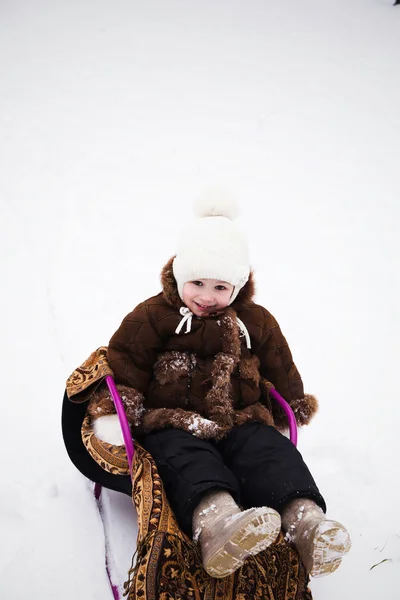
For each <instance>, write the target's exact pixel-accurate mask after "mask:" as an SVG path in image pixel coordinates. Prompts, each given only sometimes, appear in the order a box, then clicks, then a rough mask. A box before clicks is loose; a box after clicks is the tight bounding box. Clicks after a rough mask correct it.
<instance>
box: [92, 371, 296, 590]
mask: <svg viewBox="0 0 400 600" xmlns="http://www.w3.org/2000/svg"><path fill="white" fill-rule="evenodd" d="M106 383H107V386H108V389H109V390H110V394H111V397H112V399H113V402H114V404H115V409H116V411H117V415H118V419H119V423H120V425H121V430H122V437H123V439H124V444H125V449H126V456H127V459H128V464H129V473H130V475H131V476H132V463H133V456H134V453H135V448H134V445H133V439H132V434H131V429H130V427H129V423H128V419H127V417H126V414H125V409H124V405H123V404H122V400H121V396H120V395H119V392H118V390H117V386H116V385H115V382H114V379H113V378H112V377H111V375H107V377H106ZM269 393H270V395H271V396H272V398H273V399H274V400H276V402H277V403H278V404H279V405H280V406H281V408H282V409H283V411H284V412H285V414H286V417H287V420H288V425H289V436H290V441H291V442H292V443H293V444H294V445H295V446H297V424H296V419H295V416H294V413H293V411H292V409H291V408H290V406H289V404H288V403H287V402H286V400H285V399H284V398H282V396H281V395H280V394H278V392H277V391H276V390H275V389H274V388H270V390H269ZM94 495H95V498H96V500H97V501H99V500H100V495H101V485H100V484H98V483H96V484H95V486H94ZM99 509H100V513H101V507H100V505H99ZM108 564H109V561H108V555H107V545H106V570H107V575H108V579H109V581H110V585H111V589H112V592H113V596H114V600H120V594H119V590H118V587H117V586H116V585H115V584H114V583H113V581H112V578H111V573H110V569H109V567H108Z"/></svg>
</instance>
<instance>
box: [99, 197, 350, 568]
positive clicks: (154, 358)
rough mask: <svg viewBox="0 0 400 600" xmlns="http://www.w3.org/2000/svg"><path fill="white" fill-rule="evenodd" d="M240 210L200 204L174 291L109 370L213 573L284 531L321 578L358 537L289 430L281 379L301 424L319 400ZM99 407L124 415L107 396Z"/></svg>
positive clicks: (167, 275)
mask: <svg viewBox="0 0 400 600" xmlns="http://www.w3.org/2000/svg"><path fill="white" fill-rule="evenodd" d="M235 210H236V208H235V206H234V204H232V203H231V202H227V201H224V200H223V199H220V198H218V197H216V198H210V199H209V200H208V201H201V202H200V203H199V204H198V206H197V214H198V218H197V219H196V220H195V221H194V222H193V223H192V224H189V225H187V226H186V228H185V229H184V231H183V234H182V236H181V239H180V241H179V244H178V249H177V254H176V256H175V257H174V258H173V259H171V260H170V261H169V262H168V263H167V265H166V266H165V267H164V269H163V271H162V275H161V282H162V292H161V293H160V294H158V295H157V296H153V297H152V298H149V299H148V300H145V301H144V302H142V303H141V304H139V306H137V307H136V308H135V309H134V310H133V311H132V312H131V313H130V314H129V315H128V316H127V317H125V319H124V320H123V322H122V324H121V326H120V327H119V329H118V331H117V332H116V333H115V334H114V335H113V337H112V338H111V341H110V343H109V347H108V360H109V365H110V367H111V369H112V370H113V372H114V376H115V380H116V383H117V384H118V388H119V390H120V393H121V396H122V399H123V402H124V405H125V409H126V413H127V416H128V419H129V421H130V423H131V426H132V431H133V435H134V437H135V438H136V439H138V441H140V443H141V444H142V445H143V446H144V447H145V448H146V449H147V450H148V451H149V452H150V453H151V455H152V456H153V458H154V460H155V462H156V464H157V467H158V470H159V473H160V476H161V478H162V480H163V484H164V487H165V491H166V494H167V497H168V499H169V502H170V504H171V506H172V508H173V510H174V513H175V515H176V518H177V520H178V522H179V524H180V526H181V528H182V530H183V531H184V532H185V533H186V534H187V535H188V536H191V537H193V539H194V540H195V541H198V542H199V544H200V548H201V552H202V558H203V565H204V568H205V570H206V571H207V572H208V573H209V574H210V575H211V576H213V577H226V576H227V575H229V574H230V573H232V572H233V571H235V570H236V569H238V568H239V567H240V566H241V565H242V564H243V562H244V561H245V559H246V557H247V556H249V555H255V554H257V553H258V552H260V551H262V550H264V549H265V548H266V547H267V546H269V545H270V544H272V543H273V542H274V541H275V539H276V537H277V535H278V534H279V532H280V530H281V528H283V530H284V531H285V532H286V537H287V539H288V540H289V541H291V542H293V543H294V544H295V545H296V548H297V550H298V552H299V554H300V558H301V560H302V562H303V563H304V565H305V567H306V569H307V570H308V571H309V573H310V574H311V576H313V577H318V576H322V575H325V574H328V573H331V572H333V571H335V570H336V569H337V567H338V566H339V564H340V562H341V559H342V557H343V556H344V554H346V553H347V552H348V551H349V549H350V537H349V534H348V532H347V531H346V529H345V528H344V527H343V525H341V524H340V523H337V522H336V521H331V520H328V519H326V517H325V511H326V505H325V501H324V499H323V497H322V496H321V494H320V492H319V490H318V488H317V486H316V484H315V481H314V479H313V477H312V476H311V473H310V471H309V470H308V468H307V466H306V464H305V463H304V461H303V459H302V457H301V455H300V453H299V452H298V450H297V449H296V448H295V446H294V445H293V444H292V443H291V442H290V441H289V440H288V439H287V438H286V437H285V436H284V435H283V434H282V433H280V432H279V430H280V429H281V430H282V429H285V428H286V425H287V423H286V418H285V415H284V413H283V411H282V410H281V409H280V407H278V406H277V405H276V404H275V403H274V401H273V400H272V399H271V398H270V395H269V390H270V388H271V387H275V389H276V390H277V391H278V392H279V393H280V394H281V395H282V396H283V397H284V398H285V399H286V401H287V402H288V403H289V404H290V406H291V408H292V410H293V411H294V414H295V417H296V421H297V423H298V425H306V424H308V423H309V421H310V419H311V418H312V416H313V415H314V414H315V412H316V410H317V400H316V399H315V398H314V397H313V396H311V395H304V391H303V383H302V380H301V378H300V375H299V372H298V371H297V368H296V366H295V364H294V362H293V359H292V355H291V352H290V349H289V346H288V344H287V342H286V340H285V338H284V336H283V335H282V333H281V330H280V327H279V325H278V323H277V321H276V320H275V319H274V317H273V316H272V315H271V314H270V313H269V312H268V311H267V310H266V309H265V308H263V307H262V306H260V305H258V304H255V303H254V302H253V300H252V298H253V294H254V282H253V276H252V273H251V271H250V266H249V256H248V247H247V243H246V241H245V239H244V238H243V236H242V235H241V233H240V232H239V231H238V230H237V229H236V227H235V225H234V223H233V222H232V219H233V218H234V216H235V214H234V213H235ZM99 408H100V409H101V411H100V412H99V410H98V409H99ZM90 411H91V414H92V415H93V417H98V416H99V414H101V415H104V414H106V413H110V412H112V411H113V407H112V405H111V400H110V398H109V396H108V392H107V391H101V392H97V393H96V394H95V398H94V400H93V401H92V403H91V407H90Z"/></svg>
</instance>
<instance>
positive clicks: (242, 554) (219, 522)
mask: <svg viewBox="0 0 400 600" xmlns="http://www.w3.org/2000/svg"><path fill="white" fill-rule="evenodd" d="M280 530H281V518H280V515H279V513H277V512H276V511H275V510H273V509H272V508H268V507H266V506H261V507H258V508H249V509H248V510H245V511H241V510H240V508H239V507H238V505H237V504H236V502H235V501H234V500H233V498H232V496H231V495H230V494H229V493H228V492H225V491H222V490H218V491H213V492H210V493H209V494H207V495H206V496H205V497H204V498H202V500H201V501H200V503H199V505H198V506H197V508H196V510H195V511H194V515H193V531H194V535H193V539H194V541H199V543H200V548H201V553H202V558H203V566H204V569H205V570H206V571H207V573H208V574H209V575H211V576H212V577H227V576H228V575H230V574H231V573H233V572H234V571H236V570H237V569H239V568H240V567H241V566H242V565H243V563H244V561H245V560H246V558H247V557H248V556H249V555H255V554H258V553H259V552H261V551H262V550H265V548H267V547H268V546H270V545H271V544H272V543H273V542H274V541H275V540H276V538H277V536H278V534H279V532H280Z"/></svg>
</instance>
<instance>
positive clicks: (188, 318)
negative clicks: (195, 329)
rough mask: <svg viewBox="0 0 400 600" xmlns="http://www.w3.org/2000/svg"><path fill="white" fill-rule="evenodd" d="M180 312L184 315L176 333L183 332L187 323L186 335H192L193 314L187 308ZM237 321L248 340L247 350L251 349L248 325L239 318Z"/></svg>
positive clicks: (184, 307) (183, 307) (182, 308)
mask: <svg viewBox="0 0 400 600" xmlns="http://www.w3.org/2000/svg"><path fill="white" fill-rule="evenodd" d="M179 312H180V314H181V315H182V319H181V320H180V322H179V325H178V327H177V328H176V329H175V333H178V334H179V333H180V332H181V330H182V328H183V326H184V324H185V323H186V331H185V333H190V331H191V329H192V318H193V313H192V312H191V310H190V309H189V308H187V307H186V306H182V307H181V308H180V309H179ZM236 321H237V323H238V325H239V329H240V331H241V332H242V334H243V335H244V337H245V338H246V346H247V348H251V341H250V336H249V332H248V331H247V327H246V325H245V324H244V323H243V321H241V320H240V319H239V317H236Z"/></svg>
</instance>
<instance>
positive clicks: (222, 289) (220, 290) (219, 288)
mask: <svg viewBox="0 0 400 600" xmlns="http://www.w3.org/2000/svg"><path fill="white" fill-rule="evenodd" d="M215 289H216V290H218V291H219V292H223V291H224V290H226V287H225V286H224V285H216V286H215Z"/></svg>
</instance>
